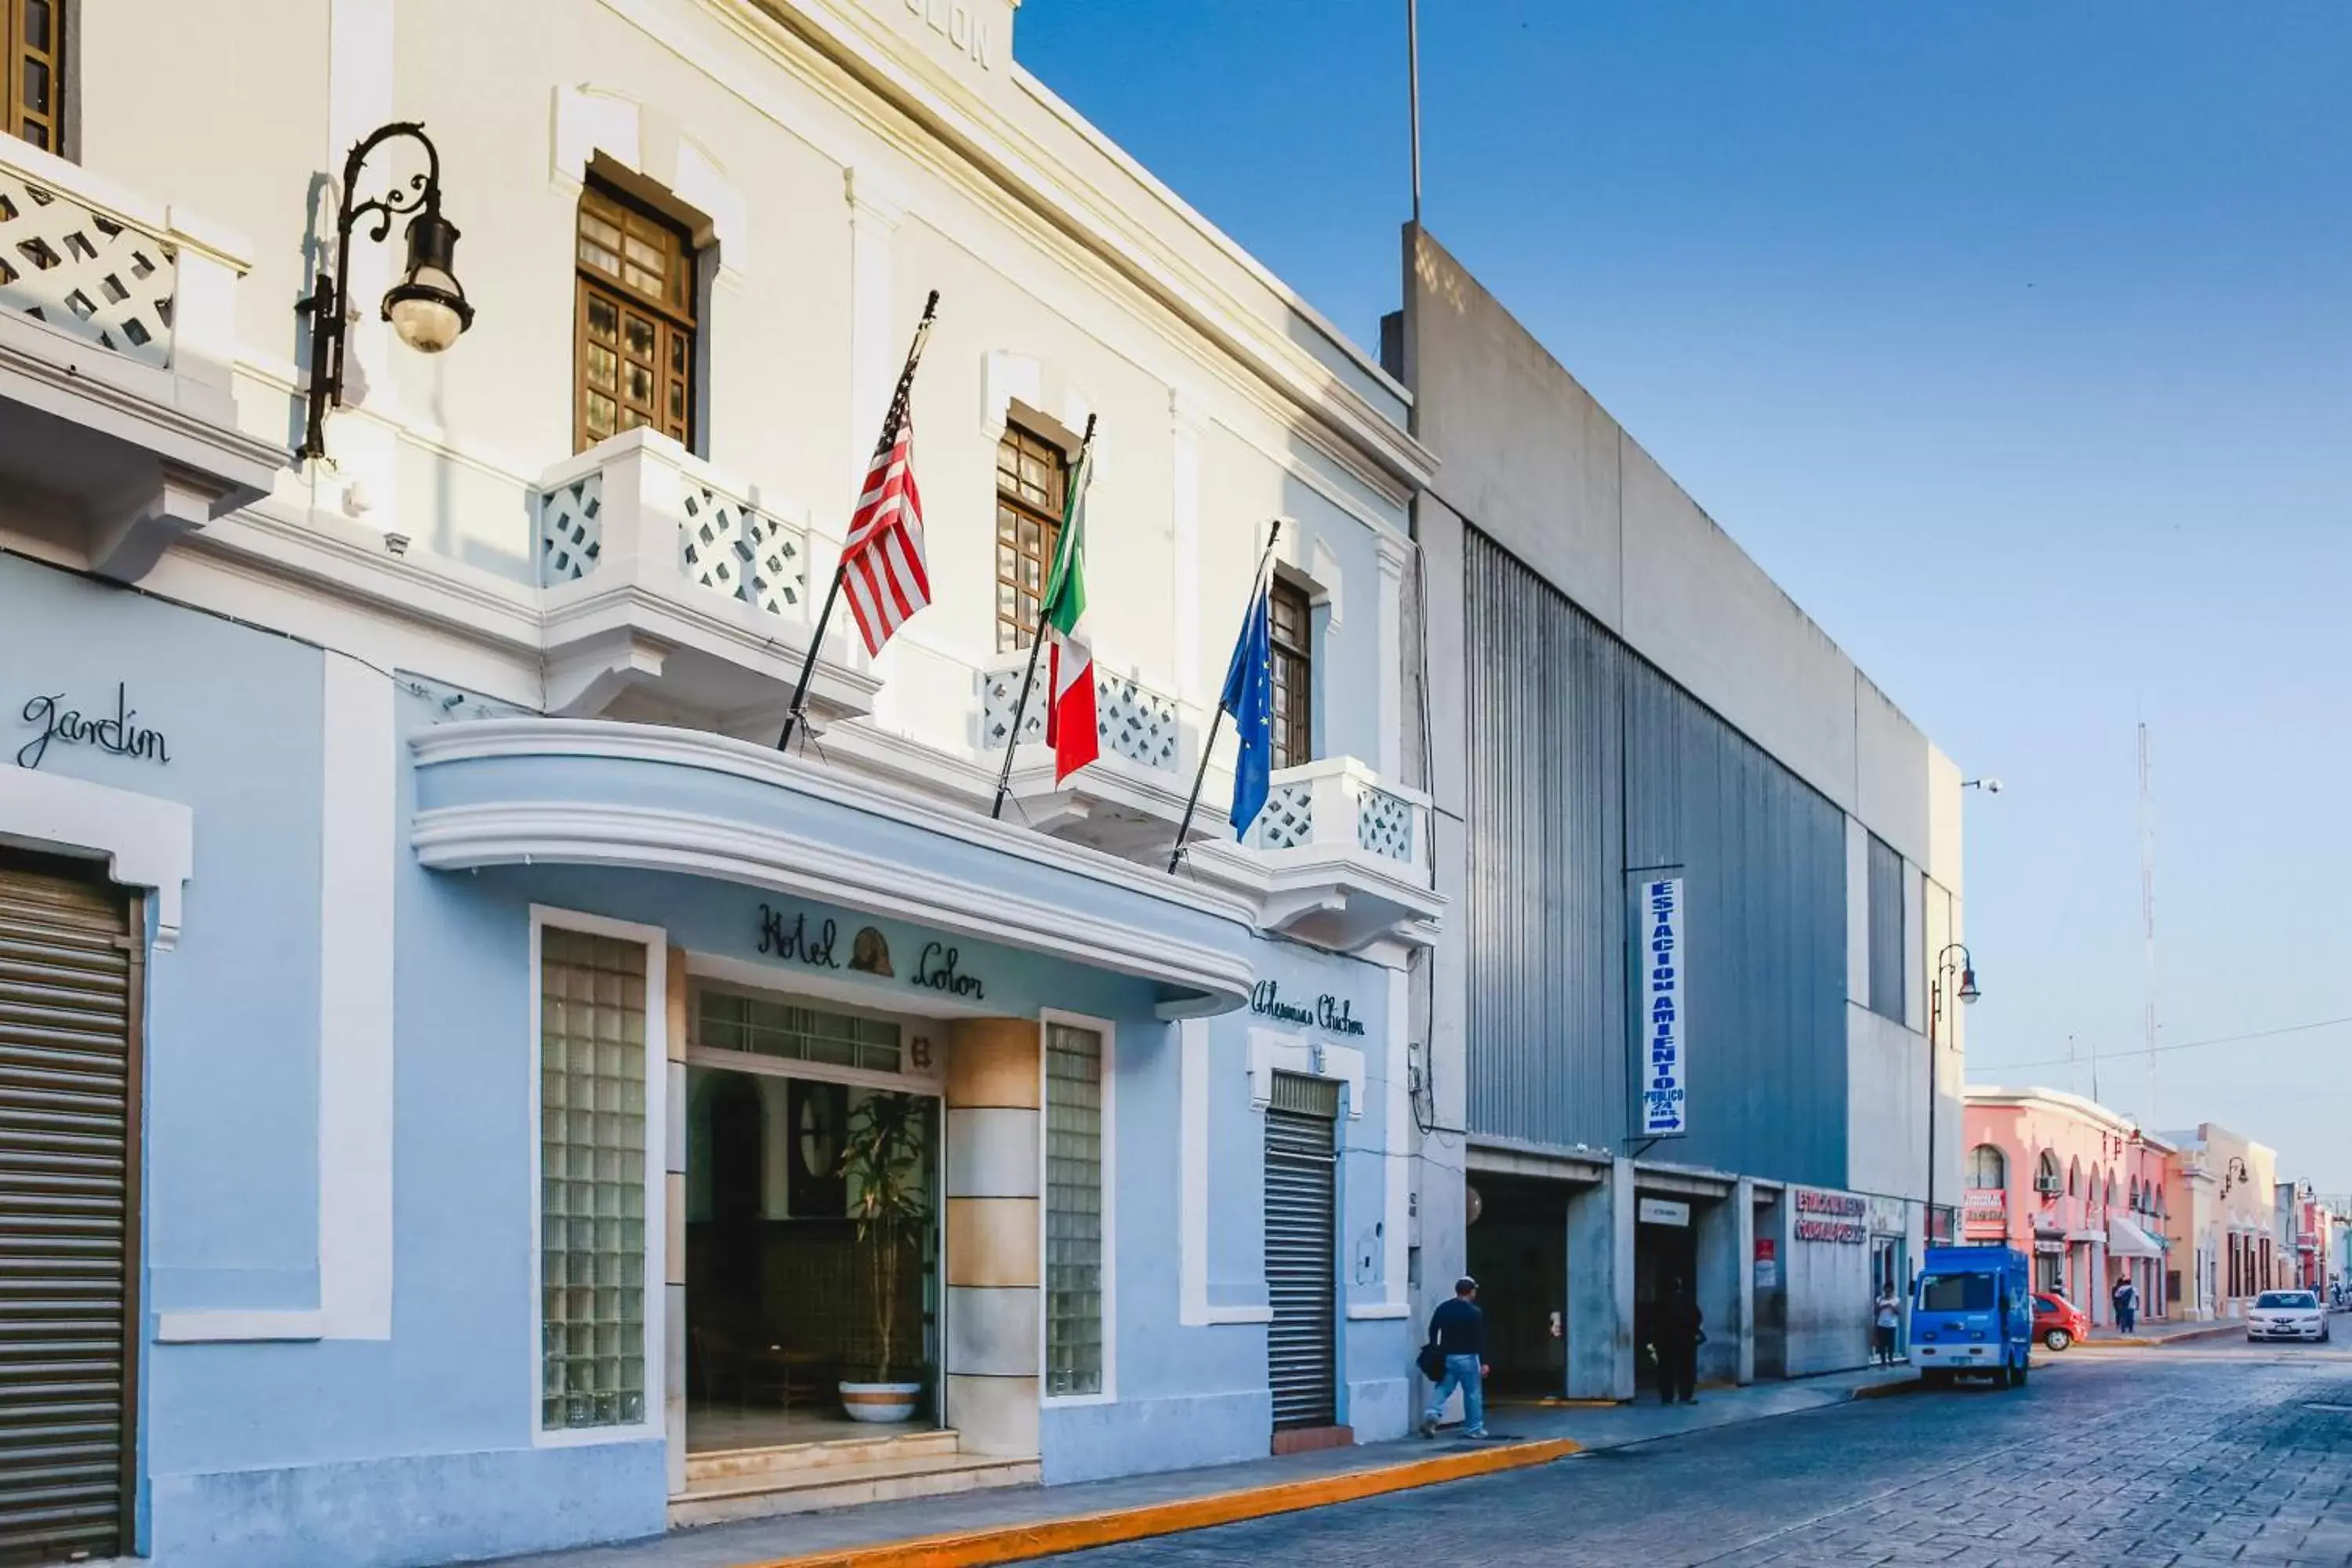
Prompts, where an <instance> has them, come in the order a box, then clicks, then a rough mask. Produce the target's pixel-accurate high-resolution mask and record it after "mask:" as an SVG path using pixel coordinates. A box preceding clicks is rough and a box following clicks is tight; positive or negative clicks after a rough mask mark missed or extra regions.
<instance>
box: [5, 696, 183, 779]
mask: <svg viewBox="0 0 2352 1568" xmlns="http://www.w3.org/2000/svg"><path fill="white" fill-rule="evenodd" d="M65 700H66V694H65V693H64V692H62V691H60V692H58V693H55V694H54V695H51V696H47V697H36V698H34V699H32V700H30V701H28V702H26V704H25V710H24V720H25V722H26V723H27V724H31V725H35V726H37V728H38V729H39V730H40V731H41V732H40V733H39V734H37V735H36V736H34V737H33V738H32V739H31V740H29V741H27V742H25V743H24V745H22V746H20V747H18V748H17V751H16V765H17V766H18V767H20V768H37V767H39V766H40V765H41V759H42V758H43V757H46V756H47V755H48V754H49V743H50V742H53V741H54V742H59V743H61V744H64V745H68V746H90V747H94V748H95V749H97V750H99V751H101V752H110V753H111V754H112V755H115V756H118V757H137V758H140V759H141V760H142V761H145V762H152V763H169V762H170V761H171V760H172V749H171V746H170V744H169V743H168V742H165V741H164V739H163V731H161V730H150V729H148V728H147V727H146V726H145V725H143V724H136V723H133V722H131V721H133V720H135V719H137V718H138V717H139V710H137V709H136V708H133V707H131V693H130V689H129V688H128V687H127V686H126V685H125V684H124V683H123V682H121V681H119V680H118V681H116V682H115V683H114V713H113V715H112V716H111V717H106V716H102V715H91V714H86V713H84V712H83V711H82V710H80V709H79V708H68V707H66V706H65Z"/></svg>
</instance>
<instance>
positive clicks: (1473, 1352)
mask: <svg viewBox="0 0 2352 1568" xmlns="http://www.w3.org/2000/svg"><path fill="white" fill-rule="evenodd" d="M1432 1352H1433V1353H1434V1355H1436V1356H1437V1357H1440V1358H1443V1360H1444V1363H1445V1366H1444V1373H1442V1374H1440V1376H1439V1377H1438V1379H1437V1382H1436V1386H1435V1388H1434V1389H1433V1390H1432V1392H1431V1394H1430V1396H1429V1408H1428V1409H1427V1410H1426V1411H1424V1412H1423V1415H1422V1418H1421V1435H1422V1436H1424V1437H1434V1436H1437V1418H1438V1416H1439V1415H1443V1414H1444V1410H1445V1402H1446V1400H1447V1399H1448V1398H1450V1397H1451V1396H1452V1395H1453V1393H1454V1390H1455V1389H1456V1388H1459V1389H1461V1390H1462V1435H1463V1436H1465V1437H1484V1436H1486V1313H1484V1312H1481V1311H1480V1310H1478V1281H1476V1280H1475V1279H1471V1278H1470V1276H1468V1275H1467V1274H1465V1275H1464V1276H1463V1277H1462V1278H1461V1279H1456V1280H1455V1281H1454V1300H1451V1301H1441V1302H1439V1303H1438V1307H1437V1310H1435V1311H1434V1312H1432V1313H1431V1314H1430V1315H1429V1350H1428V1352H1424V1354H1429V1353H1432Z"/></svg>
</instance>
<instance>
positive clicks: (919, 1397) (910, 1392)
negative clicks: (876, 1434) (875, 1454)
mask: <svg viewBox="0 0 2352 1568" xmlns="http://www.w3.org/2000/svg"><path fill="white" fill-rule="evenodd" d="M922 1401H923V1385H922V1384H919V1383H845V1384H842V1385H841V1407H842V1408H843V1409H844V1410H845V1411H847V1412H848V1413H849V1418H850V1419H851V1420H852V1421H871V1422H874V1423H876V1424H877V1425H883V1426H887V1425H888V1424H889V1423H891V1422H894V1421H905V1420H908V1419H909V1418H910V1417H912V1416H913V1415H914V1414H915V1406H916V1405H920V1404H921V1403H922Z"/></svg>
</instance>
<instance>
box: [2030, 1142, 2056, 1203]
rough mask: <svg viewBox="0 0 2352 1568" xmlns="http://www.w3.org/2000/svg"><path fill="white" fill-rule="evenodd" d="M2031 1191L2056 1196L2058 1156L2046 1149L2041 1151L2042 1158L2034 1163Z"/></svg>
mask: <svg viewBox="0 0 2352 1568" xmlns="http://www.w3.org/2000/svg"><path fill="white" fill-rule="evenodd" d="M2033 1190H2034V1191H2035V1192H2037V1193H2047V1194H2051V1195H2053V1196H2055V1195H2056V1194H2057V1192H2058V1156H2057V1155H2055V1154H2053V1153H2052V1152H2050V1151H2049V1150H2047V1149H2044V1150H2043V1151H2042V1158H2041V1159H2040V1160H2038V1161H2036V1162H2034V1165H2033Z"/></svg>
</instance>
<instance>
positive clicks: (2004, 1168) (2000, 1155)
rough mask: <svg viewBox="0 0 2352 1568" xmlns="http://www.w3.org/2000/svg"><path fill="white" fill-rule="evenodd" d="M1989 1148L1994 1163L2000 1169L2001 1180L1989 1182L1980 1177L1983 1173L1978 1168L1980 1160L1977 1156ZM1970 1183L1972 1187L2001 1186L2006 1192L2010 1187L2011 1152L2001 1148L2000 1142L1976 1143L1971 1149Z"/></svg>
mask: <svg viewBox="0 0 2352 1568" xmlns="http://www.w3.org/2000/svg"><path fill="white" fill-rule="evenodd" d="M1988 1150H1990V1152H1991V1153H1992V1157H1993V1163H1994V1164H1995V1166H1996V1167H1997V1168H1998V1169H1999V1171H2000V1179H1999V1180H1997V1181H1990V1182H1988V1181H1984V1180H1981V1179H1980V1174H1981V1173H1980V1172H1979V1170H1978V1160H1977V1156H1978V1155H1979V1154H1981V1153H1984V1152H1986V1151H1988ZM1969 1185H1970V1186H1972V1187H1979V1188H1988V1189H1989V1188H1993V1187H1999V1188H2000V1189H2001V1190H2002V1191H2004V1192H2006V1191H2007V1190H2008V1189H2009V1153H2008V1152H2007V1151H2006V1150H2004V1149H2002V1148H2001V1146H2000V1144H1998V1143H1979V1144H1977V1145H1975V1146H1974V1147H1972V1148H1971V1149H1969Z"/></svg>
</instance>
